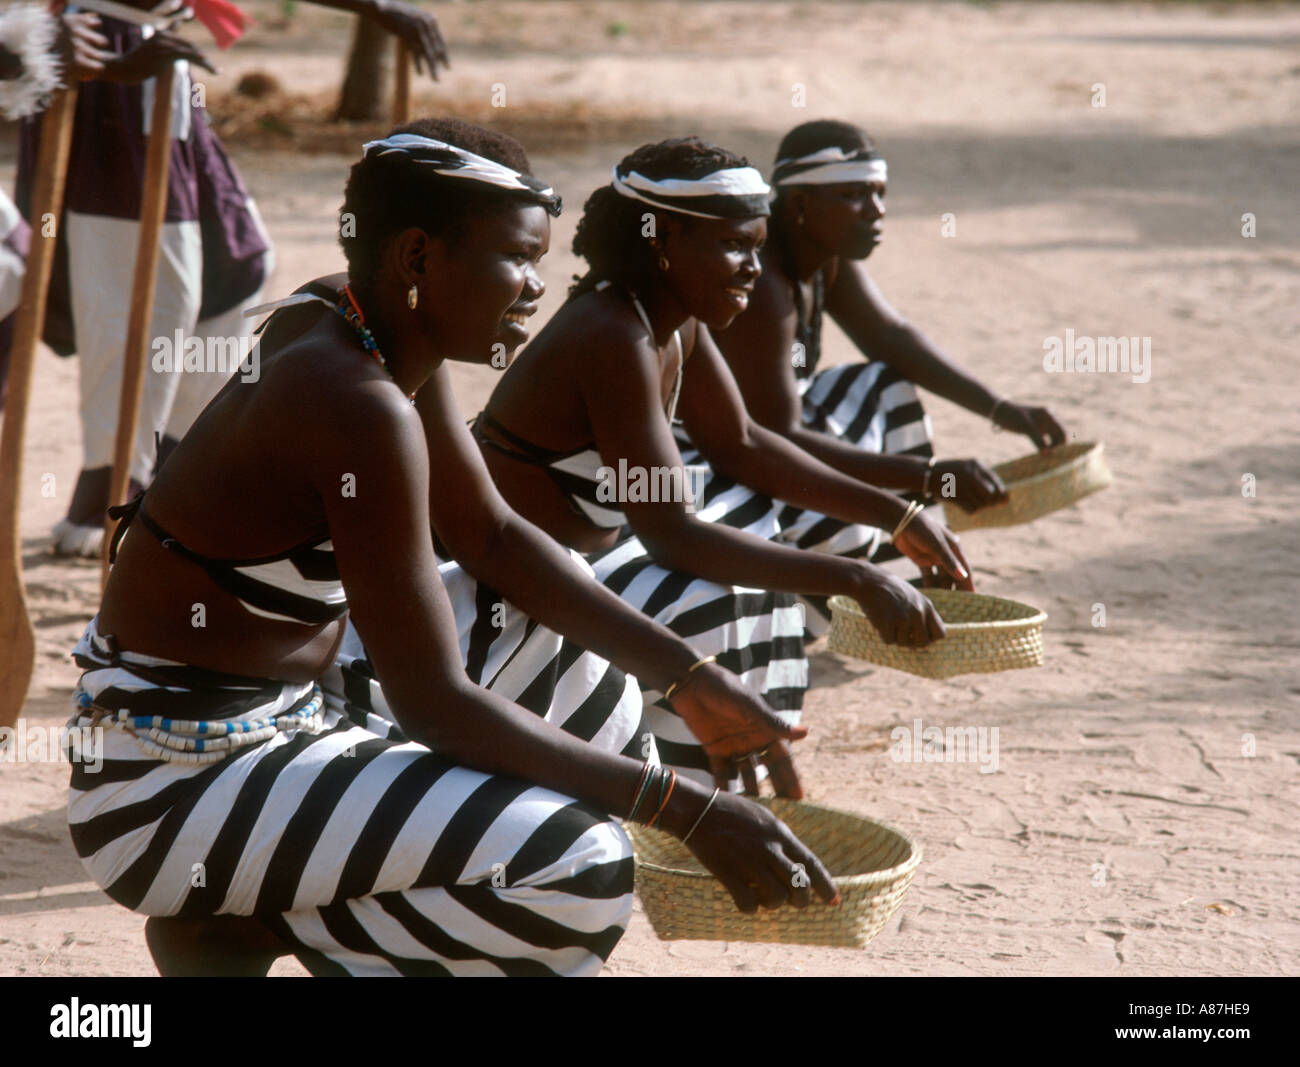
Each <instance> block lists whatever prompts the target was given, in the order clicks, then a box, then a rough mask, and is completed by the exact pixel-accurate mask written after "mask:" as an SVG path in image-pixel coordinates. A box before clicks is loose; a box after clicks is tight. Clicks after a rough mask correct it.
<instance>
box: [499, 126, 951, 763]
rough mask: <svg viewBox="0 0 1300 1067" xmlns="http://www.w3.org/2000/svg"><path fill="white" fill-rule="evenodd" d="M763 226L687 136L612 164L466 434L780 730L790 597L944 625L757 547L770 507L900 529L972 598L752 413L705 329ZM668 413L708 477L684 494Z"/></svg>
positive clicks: (731, 307)
mask: <svg viewBox="0 0 1300 1067" xmlns="http://www.w3.org/2000/svg"><path fill="white" fill-rule="evenodd" d="M767 214H768V188H767V186H766V184H764V182H763V180H762V178H761V177H760V176H759V175H758V173H757V172H756V171H755V170H753V169H752V168H751V167H749V166H748V164H747V163H746V162H745V161H744V160H743V159H740V158H739V157H737V156H734V155H732V154H731V153H729V152H727V151H725V150H723V149H721V148H717V147H714V146H711V145H707V144H704V143H703V142H701V141H699V140H696V139H693V138H689V139H684V140H674V141H665V142H663V143H661V144H657V145H647V146H645V147H643V148H641V149H639V150H638V151H637V152H635V153H633V154H632V155H631V156H629V157H627V158H626V159H624V160H623V161H622V162H621V163H619V165H618V166H617V167H616V168H615V170H614V178H613V182H612V183H611V184H610V185H608V186H605V187H604V188H601V189H597V190H596V192H595V193H593V194H592V196H591V198H590V199H589V200H588V201H587V204H586V207H585V209H584V214H583V218H582V220H581V221H580V222H579V224H578V231H577V236H576V237H575V239H574V244H573V248H574V251H575V252H577V253H578V254H579V255H580V256H582V257H584V258H585V259H586V260H587V261H588V263H589V264H590V266H591V270H590V272H589V273H588V274H587V275H586V277H584V278H582V279H581V280H580V281H579V282H578V283H577V285H575V286H574V287H573V289H572V291H571V293H570V295H569V300H568V302H567V303H566V304H565V305H564V306H563V307H562V308H561V309H560V311H559V312H558V313H557V314H556V316H555V317H554V318H553V319H552V320H551V321H550V322H549V323H547V325H546V327H545V328H544V329H543V330H542V331H541V333H540V334H539V335H538V337H537V339H536V340H535V341H534V342H532V344H530V345H529V346H528V348H527V349H526V350H525V351H524V352H523V353H522V354H521V355H520V356H519V357H518V359H516V360H515V361H514V363H512V364H511V366H510V367H509V368H508V369H507V370H506V372H505V374H504V375H503V376H502V378H501V381H500V382H499V383H498V384H497V388H496V389H495V390H494V391H493V394H492V397H491V399H490V400H489V402H488V405H487V408H486V409H485V410H484V412H483V414H482V415H481V417H480V418H479V420H478V422H477V424H476V436H477V437H478V439H479V443H480V445H481V446H482V448H483V450H484V456H485V457H486V459H487V462H488V467H489V469H490V470H491V472H492V476H493V478H495V480H496V482H497V484H498V486H499V487H500V488H501V490H502V492H503V493H504V495H505V497H506V500H507V501H509V502H510V504H511V505H512V506H513V507H514V508H515V509H516V510H517V511H518V512H519V513H520V514H522V515H523V516H524V517H525V518H528V519H531V520H532V521H533V522H535V523H537V525H538V526H540V527H542V528H543V529H544V530H546V531H547V532H549V533H550V534H552V535H553V536H554V537H555V538H556V539H557V540H558V541H560V542H561V543H562V544H567V545H570V546H572V547H574V548H577V549H580V550H582V551H584V552H586V553H589V555H588V559H589V560H590V562H591V564H592V566H593V568H594V569H595V571H596V575H597V577H598V578H600V580H601V581H603V582H604V583H605V585H606V586H607V587H608V588H610V589H612V590H614V591H615V592H617V593H618V594H619V595H620V596H622V597H623V598H624V599H625V600H627V601H628V602H629V603H631V604H633V605H635V606H636V607H637V608H639V609H640V610H642V611H643V612H645V614H647V615H649V616H650V617H651V618H653V619H655V620H656V621H658V622H661V623H665V624H666V625H668V626H669V627H670V628H671V629H672V630H674V631H675V632H676V633H678V634H680V635H681V636H682V637H684V638H686V640H687V641H689V642H690V644H691V645H692V647H694V649H695V650H696V652H698V653H699V654H700V655H716V656H717V657H718V662H720V663H725V664H726V666H727V667H729V668H730V669H731V670H733V671H735V672H736V673H737V674H738V675H739V676H740V677H742V678H743V679H744V680H745V681H746V683H747V684H749V685H750V686H751V687H752V688H754V689H755V690H756V691H757V692H760V693H762V694H764V695H765V696H766V697H767V699H768V701H769V702H770V703H772V705H773V706H774V707H776V708H778V709H780V710H782V711H783V712H784V714H785V717H786V719H787V721H791V722H793V721H797V719H798V715H799V708H800V706H801V701H802V697H803V691H804V689H805V688H806V685H807V661H806V659H805V658H804V656H803V632H804V627H803V619H802V614H801V612H800V611H799V610H798V607H797V605H796V604H795V603H794V594H798V593H812V594H820V595H829V594H833V593H844V594H847V595H850V596H853V597H854V598H856V599H857V600H858V601H860V602H861V603H862V605H863V607H864V609H865V610H866V611H867V613H868V615H869V617H870V618H871V620H872V622H873V623H874V624H875V625H876V626H877V627H878V628H879V629H880V631H881V632H882V634H883V635H884V636H885V639H886V640H888V641H891V642H894V641H897V642H901V643H905V644H909V645H924V644H927V643H929V642H930V641H931V640H934V639H935V638H937V637H940V636H942V634H943V625H942V623H941V622H940V620H939V618H938V616H937V615H936V614H935V612H934V609H933V608H932V607H931V605H930V603H929V601H927V600H926V599H925V598H924V597H922V596H921V595H920V594H919V593H918V592H917V591H916V590H914V589H912V588H910V587H909V586H907V585H906V583H904V582H901V581H898V580H897V579H894V578H891V577H890V576H888V575H886V574H884V573H883V572H881V571H880V570H879V569H878V568H875V567H873V566H871V565H870V564H867V563H862V562H858V561H853V560H847V559H838V558H832V557H826V556H819V555H815V554H812V553H805V552H799V551H797V550H795V549H792V548H787V547H781V546H778V545H776V544H773V543H771V542H770V541H769V538H772V537H774V536H776V535H777V533H778V528H777V525H776V519H775V513H774V512H775V509H774V505H773V498H777V499H782V500H790V501H795V502H802V503H804V504H805V505H808V506H816V507H818V508H820V509H821V510H824V511H827V512H830V513H833V514H838V515H840V516H842V517H844V518H846V519H850V520H853V521H859V522H862V521H870V522H872V523H873V524H875V525H880V526H886V525H887V527H888V528H890V529H893V528H895V527H898V528H899V533H898V535H897V537H896V542H897V544H898V546H899V548H900V549H901V550H902V551H903V552H905V553H907V554H908V555H909V556H911V557H912V558H914V559H916V560H917V561H918V562H920V563H922V564H925V565H931V566H941V567H943V568H945V569H946V570H948V571H949V572H951V573H952V574H953V575H954V576H956V577H957V578H958V579H959V580H962V581H964V583H965V584H966V586H967V587H969V586H970V582H969V577H968V575H967V572H966V570H965V569H964V567H963V563H962V561H961V558H960V552H959V550H958V549H957V548H956V546H955V544H954V543H953V542H952V540H951V539H950V536H949V535H948V534H947V532H946V531H944V530H943V529H942V527H937V526H934V525H932V524H931V523H929V522H928V521H927V520H925V519H924V518H915V521H913V519H914V513H913V512H912V511H911V510H909V508H908V506H907V505H906V504H905V503H903V502H902V501H900V500H898V499H897V498H896V497H892V496H890V495H888V494H886V493H881V492H879V491H876V490H873V489H870V488H867V487H864V486H862V485H860V484H858V483H857V482H855V481H853V480H851V479H848V478H846V477H844V476H843V475H840V474H838V473H837V472H835V471H833V470H831V469H830V468H828V467H826V466H824V465H822V464H821V463H819V462H818V461H817V460H815V459H813V458H812V457H811V456H809V455H807V454H806V453H804V452H802V451H800V450H799V449H798V448H796V447H794V446H792V445H791V444H789V442H787V441H785V440H784V439H782V438H780V437H778V436H777V435H775V434H772V433H769V432H767V431H765V430H763V429H762V428H761V427H759V426H757V425H756V424H755V423H753V422H752V420H750V418H749V416H748V415H747V414H746V412H745V408H744V405H743V404H742V403H741V400H740V397H739V394H738V393H737V390H736V386H735V382H734V380H733V379H732V377H731V375H730V373H729V372H728V370H727V366H726V364H725V363H724V362H723V360H722V358H721V356H720V355H719V354H718V352H717V349H716V348H715V347H714V344H713V341H712V340H711V338H710V336H709V327H710V326H715V325H716V326H725V325H726V324H727V323H729V322H730V321H731V320H732V319H733V318H735V317H736V316H737V315H738V314H740V312H742V311H743V310H744V309H745V306H746V302H747V300H748V294H749V292H750V291H751V290H752V289H753V286H754V281H755V279H756V278H757V277H758V275H759V263H758V250H759V248H760V247H761V245H762V243H763V239H764V235H765V233H766V224H767ZM676 415H680V416H681V419H682V422H683V423H684V425H685V427H686V429H687V430H688V431H689V432H690V434H691V437H692V439H693V440H694V441H695V443H696V445H697V446H698V447H699V449H700V452H701V453H702V454H703V456H704V457H705V458H706V459H707V460H708V461H709V462H710V464H711V471H710V473H709V476H708V478H707V479H706V480H705V481H704V482H703V484H702V485H700V486H698V487H696V489H695V490H694V491H693V492H690V491H688V489H689V479H688V476H687V474H686V473H685V471H684V470H683V465H682V460H681V457H680V455H679V453H678V450H677V447H676V445H675V444H674V440H673V432H672V421H673V419H674V416H676ZM625 523H626V524H627V526H628V527H629V529H626V530H622V531H621V529H620V528H622V527H624V524H625ZM909 523H910V525H908V524H909ZM903 527H906V529H905V530H904V529H903ZM620 532H622V535H623V536H622V537H621V538H620ZM642 682H643V684H644V685H645V688H646V690H647V695H646V699H647V705H648V709H647V719H648V721H649V723H650V726H651V729H653V730H654V733H655V736H656V739H657V742H658V745H659V750H660V754H661V755H662V756H663V758H664V760H665V761H666V762H667V763H669V764H671V765H672V766H674V767H675V768H676V769H678V770H679V771H681V772H682V773H683V774H691V775H694V776H696V777H697V778H699V779H707V773H708V770H709V767H710V762H709V760H708V759H707V755H706V753H705V752H703V751H701V748H700V744H699V739H698V737H697V736H696V735H695V734H694V733H693V731H692V729H691V727H690V724H689V723H686V722H684V721H683V720H682V718H681V717H680V716H679V715H678V714H676V711H675V709H674V708H673V707H671V706H670V705H668V704H667V702H665V701H664V700H663V699H662V698H661V697H660V693H661V692H662V690H661V689H659V687H657V686H656V685H655V684H654V682H653V679H650V678H643V679H642ZM748 784H750V785H751V786H752V784H753V783H752V781H751V782H750V783H748Z"/></svg>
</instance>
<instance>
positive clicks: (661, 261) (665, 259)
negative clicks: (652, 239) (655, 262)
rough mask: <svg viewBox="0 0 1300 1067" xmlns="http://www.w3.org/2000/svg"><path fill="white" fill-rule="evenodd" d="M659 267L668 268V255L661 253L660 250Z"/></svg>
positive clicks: (661, 268)
mask: <svg viewBox="0 0 1300 1067" xmlns="http://www.w3.org/2000/svg"><path fill="white" fill-rule="evenodd" d="M659 269H660V270H664V271H666V270H667V269H668V257H667V256H665V255H664V254H663V252H662V250H661V251H660V253H659Z"/></svg>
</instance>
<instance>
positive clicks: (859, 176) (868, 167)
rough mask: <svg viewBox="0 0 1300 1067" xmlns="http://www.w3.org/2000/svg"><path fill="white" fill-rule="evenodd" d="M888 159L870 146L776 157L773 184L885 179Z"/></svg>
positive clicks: (830, 149)
mask: <svg viewBox="0 0 1300 1067" xmlns="http://www.w3.org/2000/svg"><path fill="white" fill-rule="evenodd" d="M885 175H886V168H885V160H884V158H883V157H881V156H878V155H877V154H876V153H875V151H873V150H872V149H870V148H857V149H853V150H851V151H848V152H846V151H845V150H844V149H843V148H822V149H819V150H818V151H816V152H810V153H808V155H806V156H799V157H798V158H793V157H792V158H789V159H781V160H777V164H776V166H775V167H774V168H773V169H772V184H773V185H776V186H782V185H848V184H854V185H856V184H858V183H859V182H880V183H882V184H883V183H884V182H885V180H886V177H885Z"/></svg>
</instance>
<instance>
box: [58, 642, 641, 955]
mask: <svg viewBox="0 0 1300 1067" xmlns="http://www.w3.org/2000/svg"><path fill="white" fill-rule="evenodd" d="M539 632H543V631H540V628H535V629H534V631H533V635H532V636H533V638H534V639H535V638H536V635H537V634H538V633H539ZM76 656H77V659H78V662H79V663H80V664H81V666H82V667H83V668H85V673H84V674H83V675H82V678H81V685H80V690H79V694H78V696H79V700H80V702H81V703H80V705H79V709H78V713H77V714H76V715H74V717H73V720H72V722H73V724H76V725H81V726H86V725H91V718H90V713H91V710H92V709H91V708H89V707H87V706H86V705H87V704H93V705H94V706H95V707H97V708H105V709H108V710H110V711H116V710H117V709H119V708H128V709H131V711H132V712H133V713H135V714H141V715H163V716H168V717H170V718H184V719H199V718H205V719H209V720H215V719H226V720H248V721H251V720H254V719H259V718H264V717H265V716H267V715H274V714H287V713H289V712H292V711H293V710H296V709H297V708H301V707H302V706H304V704H306V703H307V702H308V701H309V700H310V699H311V696H312V693H313V691H314V689H315V686H313V685H312V684H307V685H305V686H304V685H299V684H296V683H283V682H277V681H273V680H265V679H249V678H241V677H238V676H231V675H221V674H218V673H216V672H212V671H207V670H201V669H198V668H194V667H191V666H187V665H183V664H177V663H174V662H170V661H166V660H159V659H156V658H153V657H146V656H139V655H133V654H130V653H121V654H120V655H119V654H115V653H114V651H113V650H112V649H111V648H110V647H109V645H108V644H106V643H105V641H104V640H103V639H102V638H101V637H100V636H99V634H98V633H97V632H96V630H95V624H94V623H93V622H92V623H91V626H90V628H89V629H88V630H87V632H86V634H85V636H84V637H83V638H82V641H81V643H80V644H79V645H78V646H77V650H76ZM507 658H509V657H507ZM488 659H489V660H490V659H491V656H490V654H489V656H488ZM515 659H516V660H517V659H518V657H515ZM581 660H582V657H581V656H579V657H576V659H575V660H574V661H573V662H567V663H566V660H565V658H564V655H563V653H562V652H561V653H559V654H557V655H556V656H555V657H553V658H552V660H551V661H549V662H550V663H551V664H553V667H554V676H555V677H556V678H557V679H559V685H557V691H564V688H565V685H566V684H567V685H568V686H569V687H570V688H572V687H573V686H574V684H575V682H577V687H578V688H579V689H581V688H583V684H584V683H583V682H580V681H578V680H577V679H575V677H574V675H575V671H576V673H577V674H579V675H581V676H582V678H583V679H591V678H597V684H595V685H594V686H593V687H592V689H593V695H592V697H591V699H590V700H588V701H587V702H585V703H584V702H579V704H577V705H575V706H568V704H567V703H566V704H565V705H563V709H564V710H563V713H562V714H561V715H558V716H556V717H555V718H556V719H559V720H562V721H559V725H561V726H562V727H563V728H565V729H569V730H570V731H571V732H575V733H578V734H579V735H580V736H584V737H585V738H586V739H588V740H591V741H592V742H593V743H595V744H599V745H601V746H602V747H605V748H609V749H611V750H613V751H622V750H631V749H633V748H635V747H636V746H637V742H638V737H639V733H640V725H639V723H640V720H639V694H637V693H636V691H635V688H634V687H628V686H627V685H626V684H625V685H624V689H629V690H630V691H629V692H628V693H627V697H628V699H615V700H614V701H613V702H612V703H611V702H610V701H608V700H602V699H600V697H603V696H606V695H607V694H608V693H611V692H612V691H613V690H614V689H615V688H617V686H618V682H617V679H616V678H612V677H608V676H607V674H605V673H602V672H601V671H600V670H599V668H598V667H597V666H595V665H592V664H590V663H587V664H583V665H579V664H580V662H581ZM485 662H486V660H485ZM349 666H350V667H352V668H355V667H356V666H357V665H356V664H355V663H351V664H349ZM344 673H346V672H340V673H339V674H338V675H336V676H335V677H334V678H333V679H332V682H331V684H329V685H326V686H325V689H326V696H325V709H324V716H323V725H322V726H321V728H320V729H319V731H317V732H314V733H313V732H309V731H308V730H297V731H286V732H282V733H278V734H276V735H275V736H274V737H272V738H271V739H269V740H267V741H264V742H262V743H259V744H255V745H251V746H249V747H247V748H245V749H239V750H236V751H235V752H234V753H233V754H231V755H229V756H226V757H225V758H224V759H221V760H220V761H219V762H215V763H209V764H206V765H204V764H190V763H181V762H171V761H161V760H157V759H153V758H150V757H148V756H147V755H145V753H144V752H143V751H142V749H141V747H140V746H139V744H138V743H137V741H136V739H135V738H134V737H132V736H131V734H129V733H128V732H126V731H125V730H123V729H122V728H121V727H110V728H106V729H105V730H104V735H103V744H102V748H101V752H102V755H103V757H104V760H103V764H102V766H101V767H100V768H99V770H98V772H97V773H92V771H91V767H90V766H88V765H85V764H80V763H74V765H73V770H72V782H71V788H70V792H69V802H68V821H69V826H70V829H71V832H72V839H73V843H74V846H75V847H76V850H77V854H78V855H79V856H80V857H81V859H82V862H83V864H84V865H85V866H86V869H87V870H88V871H89V872H90V874H91V876H92V877H93V878H94V879H95V881H96V882H97V883H98V884H99V885H101V886H102V887H103V888H104V890H105V891H106V892H107V893H108V894H109V895H110V896H111V897H113V899H114V900H116V901H118V902H119V903H121V904H123V905H125V906H126V907H128V908H131V909H132V910H134V911H137V912H139V913H141V914H145V915H163V916H168V915H180V916H204V915H216V914H232V915H253V916H256V917H258V918H259V919H260V920H261V921H262V922H263V923H264V924H265V925H266V926H268V927H269V928H270V929H272V930H274V931H275V932H276V933H278V934H279V935H280V936H281V937H282V938H283V939H284V940H285V941H286V942H287V943H288V944H289V945H291V946H293V948H294V950H295V953H296V955H297V956H298V958H299V959H300V960H301V961H302V962H303V964H304V965H305V966H306V967H307V968H308V969H309V970H310V971H311V972H312V973H313V974H317V975H447V974H451V975H503V974H504V975H551V974H565V975H589V974H595V973H598V972H599V970H600V968H601V966H602V964H603V961H604V960H605V959H606V958H607V957H608V956H609V953H610V952H611V951H612V950H613V948H614V946H615V944H617V942H618V940H619V938H620V937H621V936H622V934H623V931H624V930H625V928H626V926H627V922H628V920H629V918H630V916H631V910H632V888H633V865H632V850H631V846H630V844H629V842H628V840H627V837H626V835H625V834H624V832H623V830H622V828H621V827H620V826H619V824H618V823H617V822H616V821H614V820H612V819H611V818H610V817H609V816H608V815H606V814H604V813H602V812H600V811H597V810H594V809H593V808H591V807H590V806H588V805H585V804H582V803H580V802H578V801H576V800H574V799H573V798H571V797H567V796H564V795H562V794H560V793H557V792H554V791H552V790H549V789H543V788H541V787H538V786H533V785H530V784H529V783H527V782H525V781H519V780H515V779H510V778H504V777H500V776H493V775H487V774H483V773H481V772H478V771H474V770H470V769H468V768H465V767H462V766H458V765H457V764H455V763H453V762H452V761H450V760H448V759H446V758H444V757H440V756H438V755H437V754H436V753H434V752H432V751H430V750H429V749H428V748H426V747H425V746H423V745H419V744H416V743H414V742H410V741H407V740H406V739H405V737H404V736H403V735H402V732H401V730H400V728H399V727H397V725H396V724H395V723H394V722H393V721H392V718H391V716H387V715H386V714H385V709H383V708H382V706H381V707H380V708H378V709H374V708H367V707H365V706H364V704H365V702H366V697H368V694H369V692H370V686H369V684H368V683H367V684H363V685H361V686H358V679H359V678H360V677H361V676H360V672H358V671H356V670H355V669H354V670H352V672H351V678H350V679H345V678H344V677H343V674H344ZM500 673H501V676H502V677H506V676H509V675H510V664H509V663H507V664H505V665H504V666H503V670H502V672H500ZM543 673H544V672H543ZM540 677H541V675H536V676H535V678H534V682H533V684H532V686H531V687H529V686H524V687H523V689H522V690H521V693H523V694H524V695H527V696H529V697H530V698H534V699H533V704H534V707H538V706H541V707H544V709H545V710H544V713H545V714H546V716H547V717H548V718H551V717H552V715H551V712H552V710H553V708H552V707H545V705H546V701H545V699H544V698H543V697H541V696H540V695H539V694H541V693H542V692H543V691H544V689H545V683H544V682H541V681H539V680H538V679H540ZM376 688H377V687H376ZM358 689H359V690H360V691H358ZM349 695H350V696H353V697H361V698H362V699H361V700H349V699H347V697H348V696H349ZM556 703H558V702H556ZM599 707H603V708H605V710H606V711H608V712H609V714H608V715H607V717H606V718H605V719H603V720H602V719H601V718H600V713H599V711H598V710H597V708H599ZM633 720H635V722H634V721H633ZM638 751H639V750H638Z"/></svg>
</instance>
